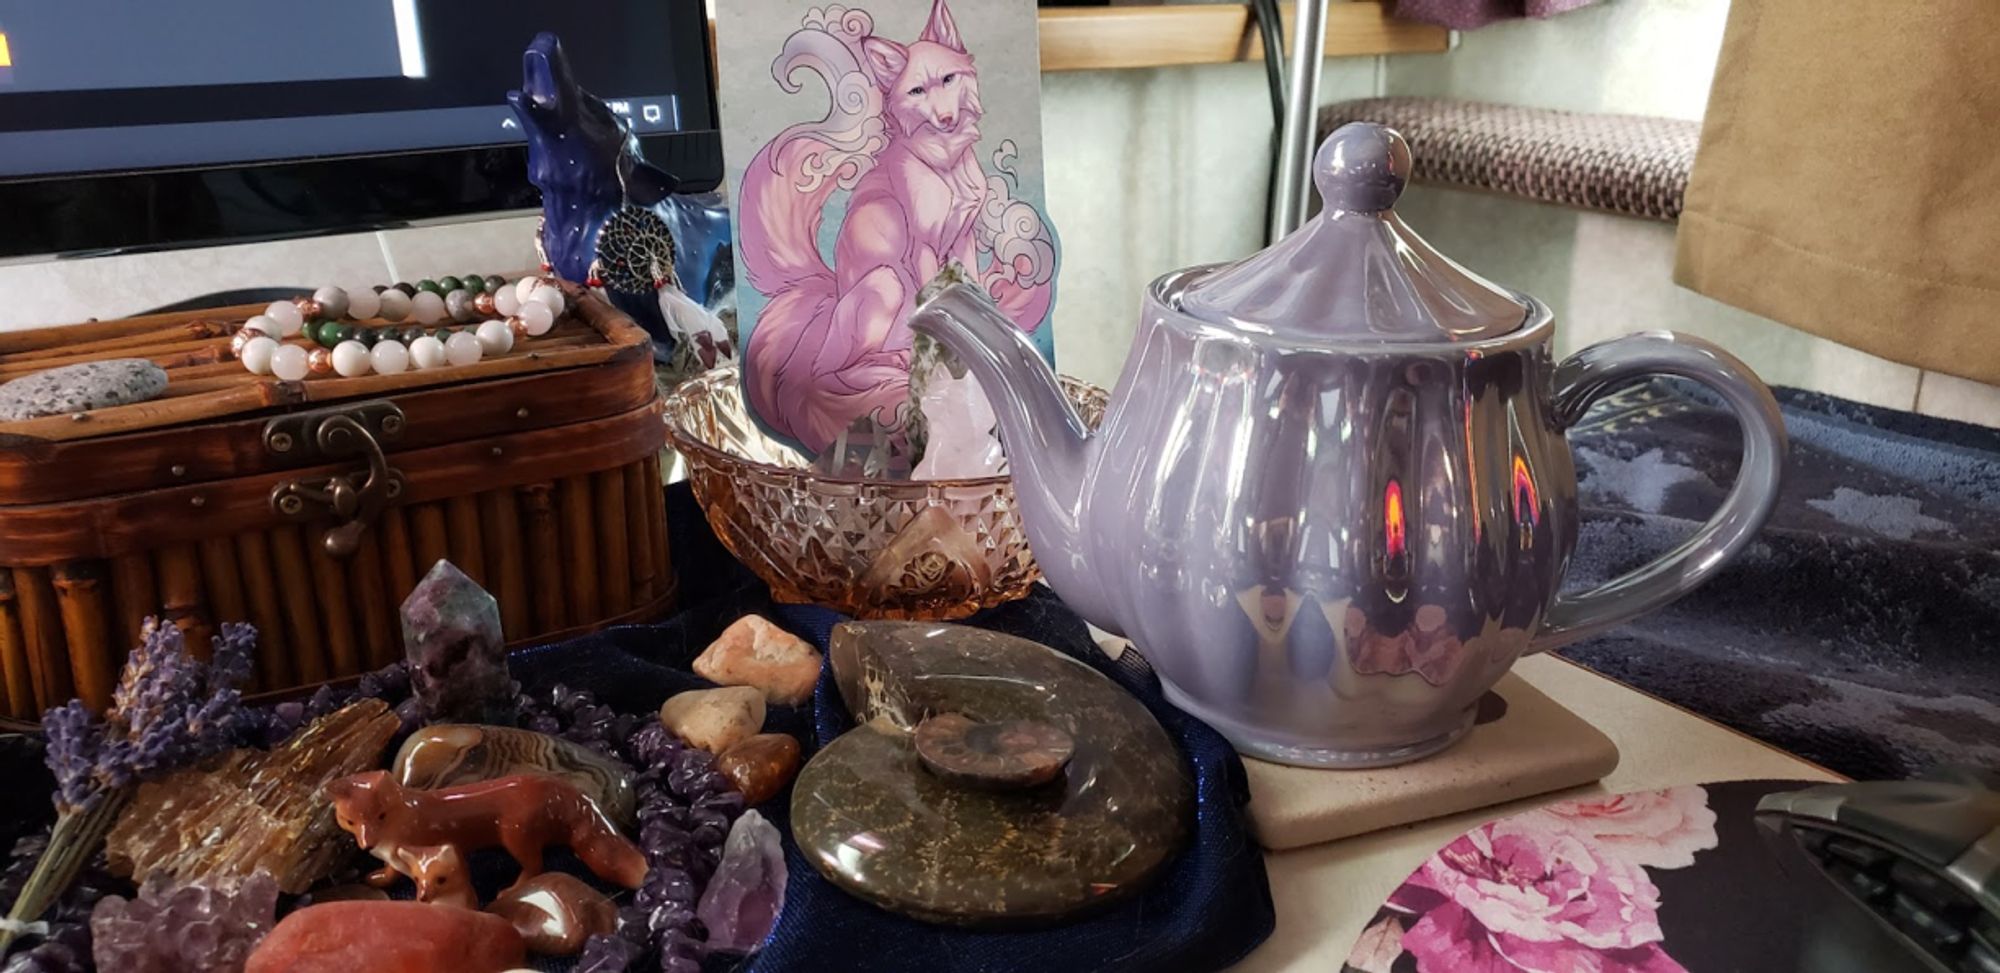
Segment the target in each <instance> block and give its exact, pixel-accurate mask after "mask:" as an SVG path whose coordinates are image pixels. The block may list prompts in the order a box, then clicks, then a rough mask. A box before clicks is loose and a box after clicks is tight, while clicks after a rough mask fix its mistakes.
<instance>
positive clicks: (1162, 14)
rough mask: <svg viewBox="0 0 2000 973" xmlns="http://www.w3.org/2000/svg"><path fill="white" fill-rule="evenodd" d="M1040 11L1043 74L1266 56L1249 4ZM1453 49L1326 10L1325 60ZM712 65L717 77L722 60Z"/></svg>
mask: <svg viewBox="0 0 2000 973" xmlns="http://www.w3.org/2000/svg"><path fill="white" fill-rule="evenodd" d="M1292 9H1293V8H1292V4H1289V3H1288V4H1285V5H1284V6H1283V7H1282V8H1281V10H1282V13H1283V15H1284V18H1285V29H1286V31H1287V32H1288V36H1289V31H1290V30H1291V26H1292ZM1036 13H1037V15H1038V17H1039V20H1040V22H1041V35H1042V70H1044V71H1088V70H1100V69H1104V68H1161V67H1172V66H1174V65H1185V64H1225V63H1228V62H1231V61H1251V60H1258V59H1261V58H1263V56H1264V45H1263V42H1262V41H1260V40H1259V39H1258V37H1257V32H1256V31H1255V30H1254V29H1252V28H1251V24H1250V8H1249V6H1248V5H1247V4H1227V3H1203V4H1173V5H1166V6H1134V7H1050V8H1047V9H1043V10H1039V11H1036ZM708 43H709V50H710V51H711V52H713V51H714V50H715V21H714V19H713V18H711V19H710V20H709V22H708ZM1450 48H1451V31H1448V30H1446V29H1444V28H1443V27H1437V26H1433V25H1431V24H1419V23H1415V22H1412V21H1407V20H1397V19H1396V18H1394V17H1391V16H1389V14H1388V13H1387V12H1386V11H1385V10H1384V9H1383V6H1382V4H1381V3H1380V2H1378V0H1355V2H1353V3H1345V2H1342V0H1333V2H1331V3H1329V4H1328V6H1327V11H1326V56H1327V57H1368V56H1370V55H1375V54H1439V53H1443V52H1444V51H1447V50H1449V49H1450ZM711 61H713V62H715V63H716V64H717V70H718V72H719V71H720V69H721V68H720V62H721V58H719V57H715V58H711Z"/></svg>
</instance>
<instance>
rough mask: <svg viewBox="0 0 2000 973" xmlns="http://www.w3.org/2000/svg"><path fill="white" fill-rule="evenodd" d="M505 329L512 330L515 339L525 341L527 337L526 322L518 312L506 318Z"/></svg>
mask: <svg viewBox="0 0 2000 973" xmlns="http://www.w3.org/2000/svg"><path fill="white" fill-rule="evenodd" d="M507 330H509V331H512V332H514V340H515V341H526V340H527V338H528V322H526V321H523V320H521V317H520V315H518V314H517V315H515V316H513V317H511V318H508V319H507Z"/></svg>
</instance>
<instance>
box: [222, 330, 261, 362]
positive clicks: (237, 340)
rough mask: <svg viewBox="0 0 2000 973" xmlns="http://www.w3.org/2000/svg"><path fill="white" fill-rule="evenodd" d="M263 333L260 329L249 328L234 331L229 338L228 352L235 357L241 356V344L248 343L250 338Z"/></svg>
mask: <svg viewBox="0 0 2000 973" xmlns="http://www.w3.org/2000/svg"><path fill="white" fill-rule="evenodd" d="M263 334H264V333H263V332H262V331H253V330H251V329H249V328H244V329H243V330H241V331H238V332H236V334H235V335H234V336H232V337H231V338H230V339H229V354H230V355H231V356H233V357H236V358H241V357H243V346H244V345H247V344H249V343H250V339H252V338H257V337H261V336H262V335H263Z"/></svg>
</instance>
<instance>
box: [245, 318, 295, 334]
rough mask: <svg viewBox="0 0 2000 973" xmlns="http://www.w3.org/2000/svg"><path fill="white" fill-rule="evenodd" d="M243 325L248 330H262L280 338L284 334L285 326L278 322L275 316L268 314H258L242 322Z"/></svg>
mask: <svg viewBox="0 0 2000 973" xmlns="http://www.w3.org/2000/svg"><path fill="white" fill-rule="evenodd" d="M243 327H244V328H246V329H248V330H250V331H262V332H263V333H265V334H267V335H270V336H271V337H273V338H282V337H284V336H285V326H284V325H281V324H279V323H278V321H277V319H276V318H273V317H271V316H270V315H268V314H259V315H257V316H256V317H254V318H251V319H250V320H248V321H245V322H243Z"/></svg>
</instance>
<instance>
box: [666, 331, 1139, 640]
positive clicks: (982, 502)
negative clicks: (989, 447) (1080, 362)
mask: <svg viewBox="0 0 2000 973" xmlns="http://www.w3.org/2000/svg"><path fill="white" fill-rule="evenodd" d="M1063 389H1064V391H1066V392H1067V393H1069V397H1070V400H1071V401H1072V402H1074V403H1075V404H1076V406H1077V411H1078V412H1079V413H1081V414H1082V416H1083V419H1084V421H1085V422H1086V423H1088V424H1089V425H1091V426H1093V427H1094V426H1096V425H1097V422H1098V420H1099V419H1101V418H1102V417H1103V415H1104V406H1105V401H1106V398H1107V397H1106V395H1105V392H1104V390H1103V389H1101V388H1098V387H1096V386H1094V385H1090V384H1088V383H1085V382H1081V381H1077V380H1075V379H1071V378H1064V379H1063ZM666 423H667V438H668V440H669V441H670V444H671V445H672V446H673V448H674V449H676V450H677V451H679V452H680V454H681V457H682V458H683V459H684V460H686V462H687V470H688V481H689V483H690V485H692V486H693V488H694V496H695V499H696V500H697V501H699V502H700V503H701V508H702V510H703V511H704V512H705V513H707V515H708V523H709V525H710V526H711V527H713V528H714V529H715V533H716V536H717V537H719V538H721V539H722V543H723V546H724V547H727V548H729V552H730V553H731V554H734V555H736V558H737V559H738V560H740V561H742V562H743V563H744V564H747V565H749V566H750V570H751V571H753V572H755V573H756V575H757V576H758V577H759V578H762V579H764V582H765V583H766V584H768V585H770V586H771V596H772V597H773V598H775V599H777V600H779V601H782V602H793V603H805V604H815V605H825V606H827V607H829V608H834V609H837V610H839V611H842V612H845V613H847V614H850V615H854V616H856V617H860V618H914V619H951V618H963V617H965V616H967V615H970V614H972V613H973V612H976V611H979V610H980V609H982V608H990V607H992V606H994V605H998V604H1001V603H1003V602H1008V601H1012V600H1014V599H1016V598H1019V597H1021V596H1023V595H1025V594H1027V593H1028V587H1029V586H1030V585H1032V584H1034V583H1035V582H1036V581H1037V580H1038V579H1040V578H1041V576H1042V573H1041V570H1040V569H1039V568H1037V567H1036V566H1035V559H1034V555H1032V554H1031V553H1029V551H1028V537H1027V534H1026V533H1024V532H1023V531H1022V529H1021V517H1020V513H1019V511H1018V510H1017V509H1016V508H1015V505H1014V484H1013V481H1012V480H1010V479H1009V478H1008V477H1006V476H986V477H978V478H975V479H960V480H868V479H859V478H845V477H834V476H822V475H820V474H817V473H814V472H813V471H812V470H811V469H810V468H809V466H808V464H807V462H806V460H805V458H804V457H803V456H802V455H800V454H799V453H798V451H797V450H795V449H793V448H792V447H791V446H788V445H786V444H784V443H782V442H779V441H778V440H776V439H774V438H772V437H771V436H769V435H766V434H765V433H764V431H763V430H762V429H760V428H758V426H757V424H756V422H754V421H753V420H752V419H751V418H750V414H749V412H748V410H747V409H746V408H745V407H744V403H743V393H742V385H741V384H740V383H739V381H738V378H737V372H736V370H735V369H733V368H731V369H717V370H715V371H711V372H708V373H706V374H704V375H701V376H699V377H697V378H693V379H690V380H688V381H686V382H683V383H681V384H680V385H679V386H678V387H676V388H675V389H674V390H673V391H672V392H671V393H670V394H669V395H668V396H667V401H666Z"/></svg>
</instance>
